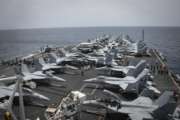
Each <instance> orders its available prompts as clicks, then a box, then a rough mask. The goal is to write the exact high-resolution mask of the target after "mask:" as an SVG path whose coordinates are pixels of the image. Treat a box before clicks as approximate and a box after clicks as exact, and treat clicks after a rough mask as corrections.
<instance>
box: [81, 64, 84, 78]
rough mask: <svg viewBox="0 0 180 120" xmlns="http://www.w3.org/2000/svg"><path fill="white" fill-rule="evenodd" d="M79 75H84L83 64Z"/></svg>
mask: <svg viewBox="0 0 180 120" xmlns="http://www.w3.org/2000/svg"><path fill="white" fill-rule="evenodd" d="M81 76H84V66H82V67H81Z"/></svg>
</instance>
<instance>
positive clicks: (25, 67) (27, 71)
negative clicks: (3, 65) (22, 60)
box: [21, 64, 30, 73]
mask: <svg viewBox="0 0 180 120" xmlns="http://www.w3.org/2000/svg"><path fill="white" fill-rule="evenodd" d="M21 72H22V73H30V71H29V68H28V66H27V65H26V64H22V65H21Z"/></svg>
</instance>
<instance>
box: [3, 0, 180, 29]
mask: <svg viewBox="0 0 180 120" xmlns="http://www.w3.org/2000/svg"><path fill="white" fill-rule="evenodd" d="M179 5H180V0H1V1H0V29H16V28H40V27H79V26H180V15H179V11H180V7H179Z"/></svg>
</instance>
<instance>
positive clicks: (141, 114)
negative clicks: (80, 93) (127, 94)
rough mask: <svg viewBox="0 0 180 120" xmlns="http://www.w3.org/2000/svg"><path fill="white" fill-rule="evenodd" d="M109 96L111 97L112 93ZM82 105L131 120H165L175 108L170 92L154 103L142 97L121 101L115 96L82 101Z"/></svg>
mask: <svg viewBox="0 0 180 120" xmlns="http://www.w3.org/2000/svg"><path fill="white" fill-rule="evenodd" d="M110 95H111V96H112V95H113V93H111V94H110ZM110 95H109V96H110ZM108 98H109V97H108ZM84 104H86V105H87V104H89V105H97V106H101V107H103V108H106V109H108V111H112V112H115V113H119V114H126V115H128V116H129V119H131V120H144V119H146V120H147V119H148V120H154V119H156V120H167V119H168V117H169V116H168V115H170V114H172V113H173V112H174V110H175V108H176V101H175V99H174V97H173V92H171V91H165V92H164V93H163V94H162V95H161V96H160V97H159V98H158V99H157V100H155V101H153V100H152V99H150V98H149V97H144V96H140V97H138V98H137V99H135V100H133V101H121V100H120V99H119V98H118V97H117V96H115V97H114V98H112V99H110V98H109V99H97V100H87V101H84Z"/></svg>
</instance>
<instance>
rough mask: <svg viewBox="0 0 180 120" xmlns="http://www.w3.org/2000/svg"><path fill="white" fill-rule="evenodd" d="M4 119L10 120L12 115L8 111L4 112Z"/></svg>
mask: <svg viewBox="0 0 180 120" xmlns="http://www.w3.org/2000/svg"><path fill="white" fill-rule="evenodd" d="M4 120H12V115H11V113H10V112H5V114H4Z"/></svg>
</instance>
